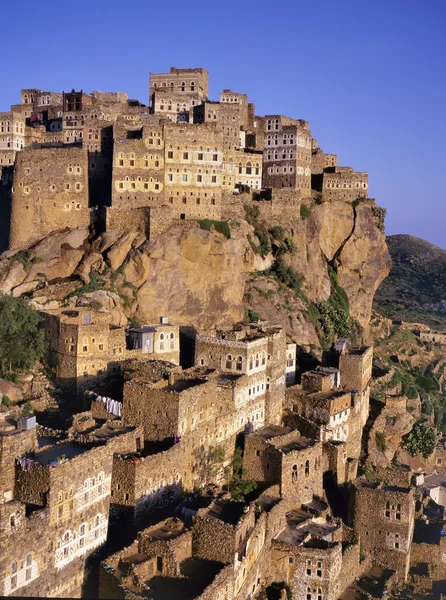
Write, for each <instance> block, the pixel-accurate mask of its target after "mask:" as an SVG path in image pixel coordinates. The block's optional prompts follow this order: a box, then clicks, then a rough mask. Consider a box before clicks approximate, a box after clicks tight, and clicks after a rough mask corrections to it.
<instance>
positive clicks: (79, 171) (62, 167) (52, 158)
mask: <svg viewBox="0 0 446 600" xmlns="http://www.w3.org/2000/svg"><path fill="white" fill-rule="evenodd" d="M88 207H89V196H88V157H87V151H86V150H83V149H81V148H57V149H56V148H42V149H40V150H24V151H22V152H19V154H18V155H17V158H16V163H15V167H14V188H13V193H12V212H11V228H10V247H11V248H12V249H21V248H26V247H28V246H29V245H30V244H32V243H33V242H36V241H38V240H39V239H40V238H43V237H45V236H46V235H48V234H49V233H51V232H52V231H57V230H59V229H64V228H65V227H66V226H67V223H69V224H70V226H71V227H86V226H87V227H88V226H89V225H90V220H91V212H90V210H89V208H88Z"/></svg>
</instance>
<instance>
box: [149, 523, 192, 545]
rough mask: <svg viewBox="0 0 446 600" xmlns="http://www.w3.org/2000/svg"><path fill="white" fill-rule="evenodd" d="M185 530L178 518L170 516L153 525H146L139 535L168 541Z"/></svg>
mask: <svg viewBox="0 0 446 600" xmlns="http://www.w3.org/2000/svg"><path fill="white" fill-rule="evenodd" d="M186 531H187V530H186V527H185V526H184V523H183V522H182V521H180V519H175V518H171V519H166V520H165V521H162V522H161V523H158V525H155V526H154V527H148V528H147V529H145V530H144V531H143V532H142V533H141V537H146V538H151V539H154V540H164V541H168V540H173V539H175V538H177V537H179V536H180V535H183V533H185V532H186Z"/></svg>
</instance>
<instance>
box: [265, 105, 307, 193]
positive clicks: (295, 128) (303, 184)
mask: <svg viewBox="0 0 446 600" xmlns="http://www.w3.org/2000/svg"><path fill="white" fill-rule="evenodd" d="M264 123H265V128H264V132H265V138H264V150H263V186H264V187H271V188H291V189H293V190H296V191H300V192H301V197H302V198H307V197H309V196H310V195H311V131H310V126H309V123H308V122H307V121H303V120H299V121H296V120H295V119H290V118H289V117H284V116H282V115H266V117H265V122H264Z"/></svg>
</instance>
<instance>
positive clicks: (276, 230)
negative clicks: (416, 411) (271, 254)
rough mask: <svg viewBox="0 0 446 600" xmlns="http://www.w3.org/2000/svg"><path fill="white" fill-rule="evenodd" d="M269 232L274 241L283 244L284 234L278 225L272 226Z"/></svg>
mask: <svg viewBox="0 0 446 600" xmlns="http://www.w3.org/2000/svg"><path fill="white" fill-rule="evenodd" d="M269 232H270V234H271V235H272V236H273V238H274V239H275V240H277V241H278V242H283V240H284V238H285V232H284V231H283V227H280V225H274V227H271V229H270V230H269Z"/></svg>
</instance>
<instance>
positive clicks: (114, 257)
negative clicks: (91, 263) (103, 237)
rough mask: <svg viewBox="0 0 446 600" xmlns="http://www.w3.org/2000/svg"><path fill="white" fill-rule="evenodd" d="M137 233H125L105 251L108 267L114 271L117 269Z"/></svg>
mask: <svg viewBox="0 0 446 600" xmlns="http://www.w3.org/2000/svg"><path fill="white" fill-rule="evenodd" d="M137 235H138V234H137V233H136V232H133V233H125V234H124V235H123V236H121V237H120V238H119V240H118V241H116V242H115V243H114V244H113V246H112V247H111V248H110V250H109V251H108V253H107V259H108V261H109V263H110V267H111V268H112V269H113V270H114V271H115V270H116V269H119V267H120V266H121V265H122V263H123V262H124V260H125V259H126V256H127V254H128V253H129V251H130V248H131V247H132V243H133V240H134V239H135V238H136V236H137Z"/></svg>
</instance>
